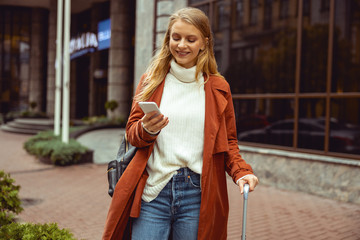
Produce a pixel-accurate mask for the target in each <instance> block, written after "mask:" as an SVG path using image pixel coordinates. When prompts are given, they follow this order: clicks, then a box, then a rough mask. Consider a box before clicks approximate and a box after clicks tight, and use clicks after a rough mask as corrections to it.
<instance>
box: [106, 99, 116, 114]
mask: <svg viewBox="0 0 360 240" xmlns="http://www.w3.org/2000/svg"><path fill="white" fill-rule="evenodd" d="M118 106H119V104H118V102H117V101H116V100H110V101H106V103H105V106H104V107H105V109H107V110H110V111H111V112H113V111H114V110H115V109H116V108H117V107H118Z"/></svg>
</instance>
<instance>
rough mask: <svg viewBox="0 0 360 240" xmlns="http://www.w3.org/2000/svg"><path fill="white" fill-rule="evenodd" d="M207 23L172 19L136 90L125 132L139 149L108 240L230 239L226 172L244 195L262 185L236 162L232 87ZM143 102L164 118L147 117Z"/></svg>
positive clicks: (199, 16) (196, 16)
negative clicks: (246, 187) (247, 188)
mask: <svg viewBox="0 0 360 240" xmlns="http://www.w3.org/2000/svg"><path fill="white" fill-rule="evenodd" d="M213 44H214V43H213V37H212V34H211V29H210V24H209V20H208V18H207V17H206V15H205V14H204V13H203V12H202V11H201V10H199V9H196V8H184V9H180V10H179V11H177V12H176V13H174V14H173V15H172V16H171V17H170V21H169V25H168V29H167V32H166V34H165V38H164V42H163V45H162V47H161V49H160V50H159V52H158V54H157V55H156V56H155V57H154V58H153V59H152V61H151V63H150V65H149V67H148V69H147V71H146V73H145V74H144V76H143V77H142V79H141V81H140V84H139V86H138V88H137V91H136V95H135V98H134V101H133V104H132V109H131V113H130V116H129V120H128V123H127V126H126V134H127V137H128V141H129V142H130V143H131V144H132V145H134V146H136V147H137V148H138V151H137V153H136V155H135V157H134V158H133V159H132V161H131V163H130V164H129V166H128V168H127V169H126V171H125V173H124V174H123V176H122V177H121V179H120V180H119V182H118V184H117V186H116V189H115V192H114V196H113V199H112V202H111V206H110V209H109V213H108V218H107V222H106V226H105V232H104V235H103V239H122V238H126V237H131V239H135V240H137V239H140V240H142V239H147V240H148V239H154V240H155V239H156V240H159V239H169V238H171V239H174V240H176V239H177V240H180V239H181V240H182V239H188V240H191V239H216V240H219V239H226V237H227V218H228V211H229V206H228V196H227V187H226V175H225V171H226V172H227V173H228V174H229V175H230V176H231V177H232V179H233V180H234V182H235V183H236V184H238V185H239V188H240V192H241V193H242V192H243V186H244V184H245V183H248V184H249V185H250V191H252V190H254V188H255V186H256V185H257V183H258V179H257V177H256V176H255V175H253V172H252V169H251V167H250V166H249V165H248V164H246V162H245V161H244V160H243V159H242V157H241V155H240V154H239V149H238V145H237V138H236V126H235V115H234V108H233V102H232V97H231V92H230V88H229V85H228V83H227V82H226V81H225V79H224V78H223V77H222V76H221V75H220V74H219V72H218V71H217V65H216V61H215V58H214V52H213ZM140 101H149V102H151V101H152V102H156V103H157V104H158V106H159V108H160V111H161V114H160V115H157V114H156V112H150V113H148V114H144V113H143V111H142V110H141V108H140V107H139V104H138V103H139V102H140Z"/></svg>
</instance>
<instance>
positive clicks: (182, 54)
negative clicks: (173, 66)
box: [177, 51, 189, 57]
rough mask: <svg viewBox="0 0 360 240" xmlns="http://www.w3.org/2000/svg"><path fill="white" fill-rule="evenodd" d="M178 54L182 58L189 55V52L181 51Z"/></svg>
mask: <svg viewBox="0 0 360 240" xmlns="http://www.w3.org/2000/svg"><path fill="white" fill-rule="evenodd" d="M177 54H178V55H179V56H180V57H185V56H186V55H188V54H189V52H179V51H177Z"/></svg>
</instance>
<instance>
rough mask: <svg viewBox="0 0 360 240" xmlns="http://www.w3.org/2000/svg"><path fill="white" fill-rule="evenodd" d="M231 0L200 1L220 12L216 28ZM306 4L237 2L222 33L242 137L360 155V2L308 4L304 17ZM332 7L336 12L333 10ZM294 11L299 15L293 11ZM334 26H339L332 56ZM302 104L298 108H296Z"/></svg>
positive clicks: (219, 51) (224, 67) (221, 61)
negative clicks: (228, 24)
mask: <svg viewBox="0 0 360 240" xmlns="http://www.w3.org/2000/svg"><path fill="white" fill-rule="evenodd" d="M224 2H230V0H221V1H220V0H218V1H204V3H203V4H201V6H200V7H201V8H202V7H204V6H206V7H208V9H212V10H210V11H213V10H214V11H217V12H218V16H217V17H215V18H214V19H210V20H211V23H212V24H214V23H215V22H216V23H217V24H221V21H223V20H221V19H223V17H224V16H226V15H225V14H219V13H224V12H226V8H223V7H224V5H221V4H223V3H224ZM300 3H301V2H300V1H296V0H291V1H290V0H279V1H273V0H262V1H258V0H247V1H244V0H232V6H233V9H232V10H231V11H229V14H230V13H231V16H230V19H231V21H232V28H229V32H230V33H229V34H228V35H226V31H215V39H216V41H215V49H216V58H217V62H218V66H219V69H220V70H221V74H223V75H224V76H225V78H226V80H227V81H228V82H229V84H230V87H231V91H232V93H233V98H234V107H235V114H236V126H237V131H238V139H239V141H241V142H242V143H249V144H251V143H262V144H268V145H269V147H274V145H276V146H285V147H295V148H297V149H302V151H304V150H316V151H318V152H319V153H321V154H324V153H325V154H326V155H336V156H337V155H339V153H346V155H344V154H343V155H342V156H345V157H346V156H349V155H347V154H353V155H351V156H350V157H353V156H360V150H359V149H360V113H359V109H360V80H359V76H360V25H359V22H360V2H359V1H358V0H348V1H342V0H335V1H330V0H319V1H314V0H312V1H311V0H304V1H302V3H303V8H302V12H300V10H301V9H300V8H299V4H300ZM331 4H334V6H331ZM196 5H199V4H195V5H194V6H196ZM214 6H215V7H214ZM196 7H198V6H196ZM332 8H334V10H335V12H334V15H332V11H329V10H330V9H332ZM272 10H274V11H272ZM293 10H296V13H295V14H290V13H292V11H293ZM211 14H213V13H212V12H211ZM301 14H302V16H303V22H302V29H301V31H300V34H301V36H298V35H297V33H298V29H297V27H298V19H297V17H298V16H301ZM274 15H276V17H274ZM214 16H216V15H215V14H214ZM285 18H286V21H284V20H283V19H285ZM332 18H334V19H333V20H334V21H330V20H332ZM259 21H262V22H261V23H262V24H258V23H259ZM330 22H334V24H335V25H334V34H333V40H334V41H333V42H332V43H333V46H332V49H330V52H329V45H328V44H329V37H330V36H329V33H330V32H329V23H330ZM219 26H221V25H219ZM298 37H301V46H298V45H297V44H298V42H297V38H298ZM330 43H331V42H330ZM298 47H300V52H301V55H300V56H299V58H297V49H298ZM329 53H330V54H331V55H332V57H333V58H332V62H331V65H329V64H328V62H329V59H328V57H329V56H328V55H329ZM297 59H299V61H300V62H297ZM297 64H298V65H297ZM297 66H299V67H300V68H299V69H298V70H299V71H296V69H297ZM328 73H330V75H328ZM328 79H331V80H330V82H329V84H330V86H331V88H330V90H329V92H327V91H328V89H329V88H327V83H328ZM296 84H298V85H296ZM295 86H299V89H296V87H295ZM297 90H299V93H297ZM326 97H329V99H330V101H327V98H326ZM297 99H298V103H299V104H295V103H297V101H296V102H295V100H297ZM328 104H330V105H328ZM296 107H297V108H296ZM329 111H330V112H329ZM295 112H298V113H299V114H298V118H297V119H294V113H295ZM326 116H330V117H329V118H328V119H327V118H326ZM295 123H296V125H297V129H296V130H297V132H295V129H294V126H295ZM327 123H329V124H327ZM295 135H296V136H297V139H296V140H297V141H296V146H295V143H294V142H293V137H294V136H295ZM327 136H329V139H326V137H327ZM311 152H313V151H311ZM335 153H336V154H335ZM354 154H357V155H354ZM356 158H357V159H360V157H356Z"/></svg>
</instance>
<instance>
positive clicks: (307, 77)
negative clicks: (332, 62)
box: [300, 5, 329, 92]
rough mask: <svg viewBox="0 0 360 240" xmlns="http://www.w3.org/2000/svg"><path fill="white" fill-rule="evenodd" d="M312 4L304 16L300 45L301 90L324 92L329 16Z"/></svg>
mask: <svg viewBox="0 0 360 240" xmlns="http://www.w3.org/2000/svg"><path fill="white" fill-rule="evenodd" d="M320 10H321V9H320V8H317V7H316V5H313V8H312V9H311V11H312V16H311V17H310V16H308V17H306V16H304V20H303V25H304V26H303V32H302V46H301V72H300V78H301V80H300V91H301V92H324V91H325V90H326V73H327V58H328V42H329V16H328V14H324V13H323V12H322V11H320Z"/></svg>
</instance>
